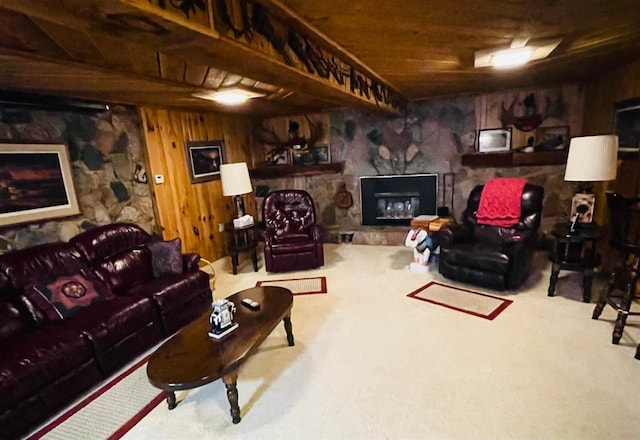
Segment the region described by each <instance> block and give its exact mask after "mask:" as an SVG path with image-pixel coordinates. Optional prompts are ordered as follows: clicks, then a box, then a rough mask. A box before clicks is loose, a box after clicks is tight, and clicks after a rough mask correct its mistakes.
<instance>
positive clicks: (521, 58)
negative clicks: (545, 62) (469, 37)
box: [491, 47, 533, 68]
mask: <svg viewBox="0 0 640 440" xmlns="http://www.w3.org/2000/svg"><path fill="white" fill-rule="evenodd" d="M531 55H533V49H531V48H530V47H520V48H518V49H505V50H501V51H499V52H495V53H494V54H493V55H491V65H492V66H493V67H498V68H507V67H516V66H522V65H523V64H525V63H527V61H529V60H530V59H531Z"/></svg>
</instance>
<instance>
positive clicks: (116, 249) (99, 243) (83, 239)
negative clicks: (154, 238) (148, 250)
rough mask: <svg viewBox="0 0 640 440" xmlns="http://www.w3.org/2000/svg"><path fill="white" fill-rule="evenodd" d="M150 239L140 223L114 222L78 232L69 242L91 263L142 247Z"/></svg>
mask: <svg viewBox="0 0 640 440" xmlns="http://www.w3.org/2000/svg"><path fill="white" fill-rule="evenodd" d="M150 241H151V236H150V235H149V234H147V232H146V231H145V230H144V229H142V228H141V227H140V226H138V225H134V224H133V223H112V224H109V225H105V226H99V227H97V228H93V229H89V230H88V231H85V232H83V233H81V234H78V235H76V236H75V237H73V238H72V239H71V240H69V243H71V244H72V245H73V246H75V247H76V248H77V249H78V250H79V251H80V253H81V254H82V256H83V257H84V258H86V260H87V261H88V262H89V263H95V262H99V261H101V260H104V259H106V258H108V257H113V256H115V255H118V254H121V253H123V252H125V251H129V250H131V249H137V248H141V247H142V246H144V245H146V244H147V243H149V242H150Z"/></svg>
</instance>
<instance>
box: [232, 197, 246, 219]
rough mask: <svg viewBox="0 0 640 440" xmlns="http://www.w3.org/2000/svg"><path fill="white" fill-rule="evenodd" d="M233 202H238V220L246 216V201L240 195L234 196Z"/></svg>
mask: <svg viewBox="0 0 640 440" xmlns="http://www.w3.org/2000/svg"><path fill="white" fill-rule="evenodd" d="M233 200H234V201H235V202H236V209H237V211H238V218H240V217H242V216H244V200H242V196H241V195H240V194H238V195H235V196H233Z"/></svg>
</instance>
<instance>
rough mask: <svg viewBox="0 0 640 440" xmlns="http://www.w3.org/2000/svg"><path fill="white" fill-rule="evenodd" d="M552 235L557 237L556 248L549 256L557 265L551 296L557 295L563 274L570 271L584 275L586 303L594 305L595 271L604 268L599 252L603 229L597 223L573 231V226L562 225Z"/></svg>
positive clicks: (583, 295) (583, 298)
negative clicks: (600, 267) (592, 289)
mask: <svg viewBox="0 0 640 440" xmlns="http://www.w3.org/2000/svg"><path fill="white" fill-rule="evenodd" d="M551 233H552V235H553V237H554V238H555V245H554V248H553V249H552V250H551V253H550V254H549V260H551V262H552V263H553V266H552V269H551V278H550V279H549V291H548V296H554V295H555V290H556V283H557V282H558V275H559V274H560V271H561V270H570V271H574V272H582V289H583V291H582V301H584V302H586V303H588V302H591V284H592V281H593V269H594V268H596V267H598V266H600V254H598V252H597V251H596V244H597V243H598V241H599V240H600V239H601V238H602V233H601V232H600V228H599V227H598V226H597V225H595V224H593V225H592V226H590V227H581V228H576V230H575V231H571V224H570V223H558V224H556V225H555V226H554V227H553V230H552V232H551Z"/></svg>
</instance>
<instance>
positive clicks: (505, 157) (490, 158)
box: [462, 150, 569, 167]
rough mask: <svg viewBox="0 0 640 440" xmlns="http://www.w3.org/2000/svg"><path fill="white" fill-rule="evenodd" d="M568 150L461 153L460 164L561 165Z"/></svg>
mask: <svg viewBox="0 0 640 440" xmlns="http://www.w3.org/2000/svg"><path fill="white" fill-rule="evenodd" d="M568 152H569V150H555V151H537V152H536V151H534V152H532V153H514V152H508V153H472V154H463V155H462V165H465V166H472V167H474V166H475V167H525V166H534V165H563V164H565V163H567V154H568Z"/></svg>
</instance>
